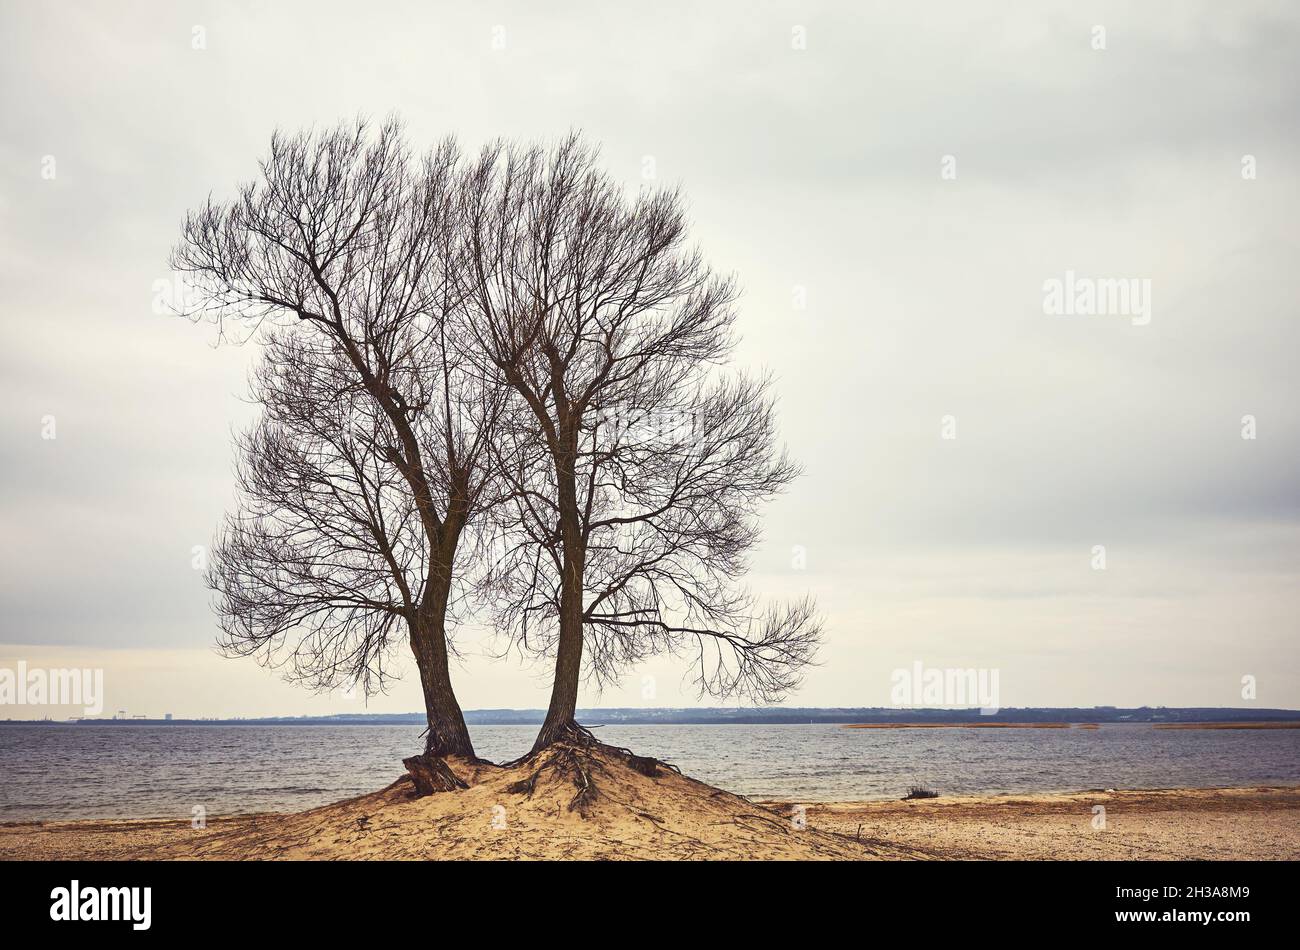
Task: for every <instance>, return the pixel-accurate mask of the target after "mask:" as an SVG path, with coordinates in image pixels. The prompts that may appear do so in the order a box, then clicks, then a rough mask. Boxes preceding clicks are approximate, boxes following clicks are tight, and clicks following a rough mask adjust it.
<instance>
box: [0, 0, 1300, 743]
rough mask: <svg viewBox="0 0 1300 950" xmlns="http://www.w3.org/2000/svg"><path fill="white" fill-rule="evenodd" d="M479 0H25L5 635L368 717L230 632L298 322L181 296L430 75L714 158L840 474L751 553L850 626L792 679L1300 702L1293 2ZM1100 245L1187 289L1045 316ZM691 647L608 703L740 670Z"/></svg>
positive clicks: (464, 678) (671, 159) (616, 155)
mask: <svg viewBox="0 0 1300 950" xmlns="http://www.w3.org/2000/svg"><path fill="white" fill-rule="evenodd" d="M468 6H470V5H465V4H432V3H412V4H410V5H407V6H402V5H398V4H383V5H371V6H358V5H356V4H354V3H351V4H350V3H338V4H334V3H326V2H319V0H318V2H313V3H303V4H297V5H295V4H286V3H275V4H271V3H246V4H233V3H220V4H218V3H212V4H206V3H203V4H195V3H185V2H176V3H166V4H162V3H158V4H152V5H147V4H143V3H136V4H117V3H114V4H105V3H89V2H88V3H68V2H64V0H56V2H50V3H40V4H36V3H16V2H6V3H4V4H3V5H0V115H2V116H3V119H2V121H0V320H2V321H3V334H4V336H3V345H2V346H0V387H2V389H0V426H2V429H0V453H2V455H0V533H2V536H3V549H2V550H0V559H2V560H0V665H10V666H12V665H13V664H14V663H15V662H16V661H17V660H20V659H21V660H26V661H27V662H28V664H29V665H32V666H41V665H45V666H60V667H62V666H90V667H103V668H104V669H105V671H106V683H107V689H108V704H109V706H108V708H109V711H110V712H111V711H112V710H114V709H118V708H127V709H128V710H129V711H130V712H131V713H133V714H134V713H146V714H150V715H160V714H161V713H163V712H164V711H170V712H174V713H175V714H176V715H177V716H191V715H193V716H201V715H223V716H224V715H256V714H271V715H282V714H296V713H302V712H342V711H351V710H357V709H360V708H362V704H361V700H360V699H350V698H347V697H344V696H339V695H334V696H313V695H311V694H309V693H307V692H304V691H302V690H301V689H298V688H296V687H292V686H289V685H287V684H284V683H282V682H280V681H279V680H278V679H277V678H276V677H275V675H274V674H271V673H268V672H267V671H265V670H262V669H260V668H259V667H257V666H256V665H255V664H254V663H253V662H252V661H248V660H227V659H221V658H218V657H217V656H216V655H215V654H214V652H213V649H212V644H213V640H214V636H215V633H216V625H215V623H214V619H213V616H212V614H211V610H210V595H209V593H208V592H207V591H206V589H205V588H204V586H203V583H202V578H201V575H200V573H199V572H196V571H195V570H194V569H193V568H192V567H191V559H192V551H193V549H194V547H195V546H196V545H205V544H207V543H209V541H210V540H211V536H212V533H213V530H214V528H215V527H216V525H217V524H218V521H219V519H220V517H221V515H222V513H223V512H224V511H226V510H227V509H228V508H229V507H230V505H231V503H232V497H233V496H232V487H233V476H232V462H233V455H232V447H231V433H232V431H234V430H236V429H238V428H240V427H242V426H244V425H246V424H247V423H248V421H249V420H250V419H251V418H252V417H253V415H252V413H253V409H252V408H251V407H250V406H248V405H247V404H246V403H245V402H244V401H243V397H244V393H245V389H246V387H245V374H246V372H247V370H248V367H249V366H250V364H251V363H252V361H253V360H254V359H256V357H257V347H256V344H250V345H247V346H244V347H221V348H216V347H215V346H214V343H215V340H214V335H213V333H212V331H211V328H210V327H205V326H193V325H190V324H188V323H186V322H184V321H182V320H179V319H177V318H175V317H168V316H163V315H158V314H156V313H155V312H154V311H153V307H152V303H153V285H154V282H155V281H157V280H159V279H160V278H166V277H168V276H169V274H168V272H167V270H166V266H165V262H166V258H167V254H168V251H169V249H170V247H171V246H172V244H173V242H174V241H175V239H176V237H177V233H178V227H179V223H180V221H181V219H182V216H183V214H184V212H185V210H186V208H188V207H191V206H193V205H196V204H198V203H200V202H202V201H203V200H204V199H205V198H206V196H207V195H208V194H209V193H210V192H211V193H214V194H216V195H218V196H221V195H226V194H229V193H230V192H231V190H232V189H233V188H234V186H235V185H236V184H237V183H238V182H240V181H242V180H244V179H247V178H249V177H251V176H252V175H253V173H254V172H255V163H256V160H257V158H258V157H259V156H260V155H261V154H262V153H263V152H264V151H265V149H266V146H267V143H268V140H269V137H270V134H271V131H272V129H274V128H275V127H276V126H283V127H286V128H289V129H296V128H298V127H302V126H308V125H311V124H313V123H314V124H333V123H335V122H337V121H339V120H341V119H350V118H352V117H354V116H356V115H357V114H358V113H364V114H369V115H373V116H376V117H379V116H383V115H385V114H387V113H389V112H391V111H394V110H395V111H397V112H399V113H400V114H401V115H402V116H403V117H404V118H405V119H406V121H407V123H408V126H409V135H410V137H411V139H412V141H413V142H414V143H415V144H416V145H419V146H426V145H431V144H433V143H434V142H435V140H436V139H438V138H440V137H441V136H443V135H445V134H448V133H455V134H456V135H458V136H459V137H460V138H461V140H462V142H463V143H464V144H465V145H466V146H467V147H469V148H471V149H474V148H477V146H478V145H479V144H481V143H482V142H484V141H485V140H487V139H488V138H490V137H494V136H498V135H505V136H517V137H546V138H550V137H554V136H556V135H559V134H561V133H563V132H565V131H567V130H568V129H570V128H581V129H583V130H585V132H586V133H587V134H588V135H589V136H590V137H592V138H593V139H595V140H596V141H598V142H599V143H600V144H601V145H602V147H603V156H604V160H605V163H606V165H607V167H608V168H609V170H610V171H611V172H612V173H613V174H615V175H616V176H618V177H619V178H621V179H623V180H624V181H626V182H627V184H628V186H629V187H636V186H638V185H640V184H641V183H642V181H643V175H644V173H645V172H646V170H647V169H649V168H651V167H653V171H654V173H655V175H656V181H657V182H658V183H664V184H670V183H676V182H680V183H681V184H682V185H683V186H684V188H685V190H686V192H687V194H688V196H689V199H690V203H691V208H692V213H693V217H694V223H695V230H694V234H695V237H696V238H697V240H698V242H699V244H700V246H701V247H702V248H703V249H704V251H705V253H706V254H707V256H708V257H709V259H710V260H711V261H712V262H713V264H714V265H715V267H717V268H718V269H720V270H723V271H735V272H737V273H738V274H739V275H740V278H741V281H742V284H743V285H744V288H745V296H744V298H743V307H742V316H741V319H740V323H739V328H740V332H741V334H742V335H743V337H744V339H743V343H742V345H741V347H740V350H739V353H738V358H739V363H740V364H741V365H743V366H746V367H765V368H767V369H769V370H771V371H772V372H773V373H774V375H775V377H776V379H777V381H778V382H777V390H778V392H779V394H780V403H781V418H782V425H783V430H784V433H785V436H786V438H787V440H788V442H789V446H790V449H791V451H792V453H793V454H794V455H795V456H796V457H797V458H799V459H800V460H801V461H803V462H804V464H805V465H806V468H807V475H806V476H805V477H804V478H803V479H802V480H801V481H799V482H798V483H797V484H796V485H795V486H794V487H793V489H792V490H791V491H790V492H789V493H788V494H787V495H786V496H785V497H784V498H782V499H781V500H780V501H779V502H777V503H776V504H774V505H773V506H772V507H771V508H770V509H769V513H768V516H767V518H766V542H765V544H764V546H763V548H762V550H761V551H759V552H758V553H757V555H756V556H755V558H754V570H753V574H752V578H751V579H752V583H753V586H754V587H755V588H757V589H758V590H761V591H764V592H767V593H771V594H772V595H774V596H783V595H795V594H799V593H802V592H803V591H811V592H812V593H814V594H815V595H816V596H817V597H818V598H819V600H820V602H821V605H822V607H823V609H824V610H825V613H826V616H827V630H828V634H827V643H826V646H825V649H824V650H823V652H822V656H821V665H820V666H819V667H818V668H816V669H815V670H813V671H812V672H811V673H810V674H809V675H808V677H807V680H806V684H805V686H804V688H803V689H802V690H801V691H800V692H799V693H798V694H796V695H794V696H792V697H791V699H790V702H792V703H796V704H799V705H809V706H833V705H886V704H888V703H889V700H890V689H891V685H892V684H891V678H890V675H891V672H892V671H893V670H894V669H896V668H899V667H909V666H911V664H912V663H914V662H915V661H920V662H922V663H924V664H926V665H927V666H932V667H982V668H994V669H997V670H999V671H1000V686H1001V704H1002V705H1003V706H1022V705H1093V704H1116V705H1140V704H1151V705H1157V704H1164V705H1225V706H1232V705H1251V703H1250V702H1248V701H1246V700H1243V698H1242V696H1241V688H1242V687H1241V680H1242V677H1243V676H1247V675H1253V676H1255V677H1257V682H1258V687H1257V699H1256V700H1255V701H1254V702H1255V704H1257V705H1262V706H1270V707H1278V706H1285V707H1300V648H1298V647H1297V643H1298V640H1300V638H1298V636H1297V634H1298V633H1300V629H1298V627H1300V621H1298V620H1297V617H1298V616H1300V585H1298V584H1297V580H1298V575H1300V400H1297V391H1298V389H1300V383H1298V382H1297V375H1296V359H1297V354H1300V325H1298V324H1297V316H1298V314H1297V301H1298V300H1300V294H1298V293H1297V289H1298V288H1297V283H1300V277H1298V273H1300V272H1298V271H1297V267H1296V261H1297V257H1298V254H1297V252H1298V251H1300V238H1298V236H1297V226H1296V220H1297V210H1300V200H1298V199H1300V195H1298V193H1297V173H1298V172H1300V163H1298V161H1297V144H1298V142H1297V139H1298V138H1300V135H1298V132H1300V129H1298V127H1297V123H1296V116H1297V115H1300V102H1298V101H1297V100H1298V99H1300V83H1298V82H1297V78H1298V77H1297V73H1298V72H1300V12H1298V11H1297V9H1296V8H1295V6H1294V5H1292V4H1287V3H1277V4H1268V3H1253V2H1246V3H1233V4H1225V3H1221V2H1204V3H1185V2H1180V3H1142V4H1112V3H1089V4H1079V3H1046V2H1041V0H1034V2H1026V3H1001V4H981V3H971V2H964V0H963V2H954V3H925V4H920V3H896V4H847V3H845V4H839V5H837V6H839V7H840V9H836V8H835V6H832V5H827V4H818V3H753V2H734V3H709V4H695V3H654V4H636V5H633V4H604V3H602V4H596V3H591V4H576V3H575V4H559V5H557V4H547V5H545V7H546V9H545V12H544V11H543V10H542V9H541V7H542V5H540V4H529V3H515V4H507V3H487V4H475V5H473V9H472V10H467V9H466V7H468ZM850 8H851V11H852V12H849V10H850ZM1097 27H1101V28H1103V29H1104V34H1103V33H1099V32H1098V30H1097ZM1099 41H1100V42H1104V49H1098V48H1096V47H1097V46H1098V45H1099ZM196 46H198V47H200V48H196ZM800 46H805V47H806V48H798V47H800ZM496 47H503V48H496ZM945 156H948V157H950V158H948V159H945ZM1246 156H1251V157H1252V158H1249V159H1247V158H1246ZM647 159H650V161H647ZM1244 169H1253V175H1254V177H1248V176H1249V175H1250V174H1251V173H1252V172H1250V171H1246V173H1245V174H1243V170H1244ZM954 171H955V177H953V174H952V173H953V172H954ZM945 172H947V175H946V176H945ZM1067 271H1072V272H1074V273H1075V274H1076V275H1077V276H1078V277H1083V278H1132V279H1136V280H1140V281H1150V284H1149V286H1150V299H1149V303H1150V311H1149V316H1150V320H1149V322H1143V321H1142V320H1141V318H1139V317H1131V316H1129V315H1125V314H1118V315H1117V314H1111V315H1079V314H1076V315H1073V316H1062V315H1053V314H1048V313H1045V312H1044V310H1045V308H1044V283H1045V282H1046V281H1050V280H1053V279H1060V280H1064V279H1065V276H1066V273H1067ZM945 416H950V417H952V418H951V420H949V421H948V423H947V425H948V426H949V428H948V431H947V433H946V434H953V432H954V431H955V435H956V437H955V438H944V437H943V436H944V435H945V429H944V426H945V419H944V417H945ZM1244 416H1252V417H1254V420H1255V434H1256V437H1255V438H1253V439H1245V438H1243V437H1242V435H1243V421H1242V420H1243V417H1244ZM47 417H53V424H54V427H55V428H54V434H55V436H56V437H55V438H53V439H50V438H44V437H43V436H45V435H48V434H49V432H48V423H49V420H48V419H47ZM1097 545H1102V546H1104V548H1105V569H1104V570H1097V569H1094V563H1095V557H1096V555H1095V554H1094V549H1095V546H1097ZM796 549H802V552H803V558H804V566H803V567H802V569H800V568H799V567H798V566H797V564H798V559H797V557H796V554H797V551H796ZM462 646H463V648H464V649H465V650H466V651H467V657H466V661H465V663H464V665H463V666H462V667H461V668H460V669H458V670H456V671H454V684H455V688H456V690H457V692H458V694H459V696H460V699H461V701H462V704H463V705H464V706H465V707H466V708H471V709H472V708H484V707H499V706H511V707H544V706H545V705H546V701H547V695H548V692H547V691H548V688H549V680H550V671H549V669H547V668H546V667H545V665H542V666H526V665H521V663H520V662H519V661H518V660H516V659H510V660H506V661H494V660H490V659H488V658H487V657H486V656H485V655H484V653H485V652H486V650H487V648H488V647H490V644H489V643H485V642H481V638H479V637H476V636H475V635H474V633H473V632H472V631H469V632H466V633H465V635H464V636H463V637H462ZM682 672H683V669H682V666H681V665H680V663H678V662H674V661H673V660H671V659H667V660H664V661H662V662H656V663H654V664H651V665H649V666H647V667H646V668H644V669H638V670H636V671H632V672H630V673H629V675H628V676H627V678H626V679H625V681H624V685H623V687H622V688H621V689H617V690H606V692H605V693H604V695H603V696H601V695H597V694H596V693H595V692H594V691H588V692H586V693H585V694H584V695H583V697H582V701H581V703H580V704H581V705H596V704H601V705H636V706H652V705H694V704H697V703H701V702H702V704H705V705H710V704H713V703H710V702H709V701H708V700H707V699H705V700H703V701H698V700H697V699H696V698H695V696H694V694H693V693H691V692H689V690H686V691H684V690H683V689H682V683H681V676H682ZM647 677H649V678H650V679H647ZM647 684H651V685H652V686H653V689H652V690H651V689H648V688H647ZM370 708H371V709H372V710H380V711H391V710H403V711H406V710H416V709H419V708H420V695H419V688H418V684H417V683H416V682H415V681H414V679H413V677H409V676H408V677H407V679H406V680H405V681H404V682H403V683H401V684H400V685H399V686H397V687H396V688H395V689H394V691H393V692H392V694H391V695H389V696H387V697H383V698H379V699H375V700H372V701H371V704H370ZM25 712H26V711H20V712H19V713H18V714H17V715H16V716H15V718H22V717H24V715H25ZM8 715H11V713H10V711H9V710H0V717H3V716H8Z"/></svg>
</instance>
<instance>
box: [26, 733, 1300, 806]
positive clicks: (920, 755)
mask: <svg viewBox="0 0 1300 950" xmlns="http://www.w3.org/2000/svg"><path fill="white" fill-rule="evenodd" d="M536 731H537V727H536V726H471V727H470V732H471V734H472V735H473V738H474V744H475V747H476V749H477V750H478V753H479V755H481V756H483V757H484V758H488V759H492V760H494V761H498V762H500V761H505V760H507V759H511V758H515V757H517V756H519V755H522V754H523V753H525V752H527V751H528V748H529V747H530V745H531V744H532V740H533V737H534V736H535V735H536ZM419 733H420V729H419V727H417V726H366V725H360V726H332V725H330V726H305V725H304V726H278V725H277V726H232V725H211V726H95V725H41V724H30V725H29V724H4V723H0V820H5V821H33V820H42V819H78V818H106V817H121V818H140V817H168V816H170V817H178V818H189V817H190V816H191V814H192V809H193V808H194V806H196V805H201V806H203V807H204V809H205V810H206V812H207V814H208V815H209V816H216V815H223V814H233V813H237V812H252V811H298V810H301V809H304V808H311V807H313V806H316V805H322V804H325V803H327V802H332V801H337V800H339V799H341V798H347V797H350V796H354V795H360V794H363V793H365V792H371V791H375V790H377V789H379V788H382V787H383V786H385V785H387V784H388V783H390V782H392V781H393V780H394V779H396V778H397V777H399V776H400V775H401V774H402V766H401V761H400V760H401V758H402V757H403V756H406V755H411V754H413V753H414V752H418V751H420V749H421V748H422V741H421V739H420V737H419ZM597 735H598V736H599V738H600V739H601V740H602V741H605V742H609V743H611V744H613V745H619V746H626V747H628V748H630V749H632V750H634V751H635V752H638V753H640V754H642V755H652V756H655V757H657V758H661V759H665V760H666V761H669V762H672V763H673V764H675V765H677V766H679V767H680V768H681V769H682V771H683V772H685V773H686V774H687V775H690V776H693V777H694V778H698V779H700V780H702V781H705V782H709V783H710V784H713V785H717V786H720V787H722V788H725V789H727V790H728V791H732V792H737V793H739V794H741V795H748V796H750V797H753V798H760V799H763V798H779V799H784V800H792V801H807V802H812V801H852V800H867V799H882V798H900V797H902V796H903V795H904V794H905V793H906V791H907V789H908V787H909V786H911V785H926V786H929V787H931V788H934V789H936V790H938V791H939V792H940V793H941V794H944V795H955V794H976V793H1003V792H1045V791H1077V790H1081V789H1090V788H1121V789H1123V788H1168V787H1174V786H1207V787H1208V786H1241V785H1265V784H1281V785H1300V729H1272V730H1201V729H1168V730H1165V729H1153V728H1152V727H1151V726H1150V725H1147V724H1133V725H1129V724H1117V725H1103V726H1101V727H1100V728H1098V729H845V728H842V727H841V726H839V725H836V724H818V725H716V726H697V725H682V726H673V725H653V726H609V727H604V728H601V729H599V730H597Z"/></svg>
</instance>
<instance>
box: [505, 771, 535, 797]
mask: <svg viewBox="0 0 1300 950" xmlns="http://www.w3.org/2000/svg"><path fill="white" fill-rule="evenodd" d="M541 774H542V773H541V772H534V773H533V774H532V775H530V776H528V778H521V779H520V780H519V781H517V782H511V783H510V784H509V785H507V786H506V791H507V792H509V793H510V794H512V795H527V796H528V797H529V798H532V797H533V792H535V791H536V790H537V776H539V775H541Z"/></svg>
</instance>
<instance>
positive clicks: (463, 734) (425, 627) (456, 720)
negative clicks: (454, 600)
mask: <svg viewBox="0 0 1300 950" xmlns="http://www.w3.org/2000/svg"><path fill="white" fill-rule="evenodd" d="M429 606H430V607H431V609H429V610H426V611H421V613H420V615H418V616H417V617H416V619H415V622H414V623H413V624H412V625H411V652H412V653H414V654H415V663H416V665H417V666H418V667H419V669H420V683H421V685H422V686H423V687H424V710H425V715H426V717H427V719H428V722H429V733H428V737H427V738H426V739H425V743H424V752H425V755H432V756H444V755H465V756H471V757H472V756H473V755H474V745H473V743H472V742H471V741H470V738H469V729H468V728H467V727H466V726H465V716H464V714H463V713H462V712H461V710H460V703H458V702H457V701H456V694H455V692H453V691H452V688H451V671H450V669H449V668H448V660H447V633H446V626H445V625H446V611H447V600H446V596H445V592H444V595H443V596H442V597H441V598H437V602H436V603H434V604H431V605H429Z"/></svg>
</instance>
